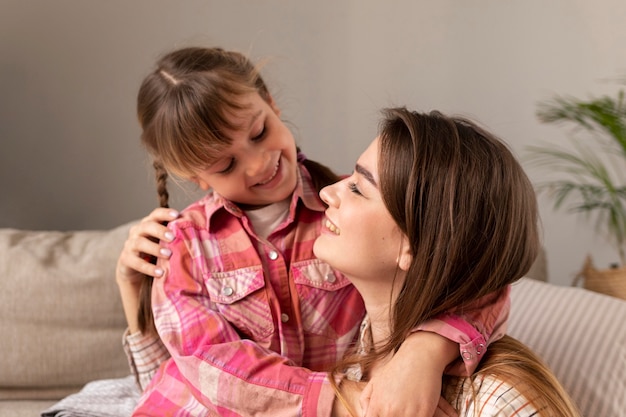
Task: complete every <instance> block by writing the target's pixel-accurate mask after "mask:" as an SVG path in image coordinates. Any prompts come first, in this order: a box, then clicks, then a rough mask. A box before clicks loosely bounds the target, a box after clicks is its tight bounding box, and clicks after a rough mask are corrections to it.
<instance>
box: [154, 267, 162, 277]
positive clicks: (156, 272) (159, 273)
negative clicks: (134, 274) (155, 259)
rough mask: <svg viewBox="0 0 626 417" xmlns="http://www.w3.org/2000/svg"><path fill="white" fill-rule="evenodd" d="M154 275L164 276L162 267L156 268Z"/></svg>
mask: <svg viewBox="0 0 626 417" xmlns="http://www.w3.org/2000/svg"><path fill="white" fill-rule="evenodd" d="M154 276H155V277H160V276H163V270H162V269H161V268H157V269H155V270H154Z"/></svg>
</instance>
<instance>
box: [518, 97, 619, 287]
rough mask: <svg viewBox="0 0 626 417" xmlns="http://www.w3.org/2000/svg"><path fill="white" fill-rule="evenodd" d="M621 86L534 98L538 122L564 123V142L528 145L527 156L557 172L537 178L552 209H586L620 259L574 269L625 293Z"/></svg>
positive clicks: (590, 281) (589, 282) (594, 283)
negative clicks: (608, 91) (584, 96)
mask: <svg viewBox="0 0 626 417" xmlns="http://www.w3.org/2000/svg"><path fill="white" fill-rule="evenodd" d="M625 104H626V103H625V102H624V91H623V90H620V91H618V93H617V94H616V95H615V96H607V95H605V96H601V97H595V98H591V99H589V100H580V99H577V98H574V97H565V96H556V97H555V98H553V99H551V100H549V101H544V102H542V103H540V104H539V107H538V110H537V116H538V118H539V120H540V121H541V122H543V123H558V124H566V125H569V126H570V127H573V128H574V129H573V130H571V131H570V136H569V142H568V144H567V146H563V145H561V146H558V145H545V146H532V147H530V148H529V151H530V154H531V155H530V156H531V162H532V163H534V164H536V165H539V166H541V167H543V168H547V169H549V170H550V171H551V172H552V173H555V174H557V175H558V177H555V179H548V180H547V181H545V182H543V183H541V184H539V187H538V191H539V192H547V193H548V194H549V195H550V196H551V197H552V198H553V199H554V208H555V209H557V210H558V209H565V210H567V211H568V212H575V213H582V214H585V215H586V217H587V218H588V219H594V220H595V223H594V226H595V230H596V231H597V232H599V233H601V234H602V235H604V236H605V237H606V238H607V239H608V241H609V242H610V243H611V245H612V246H613V247H614V248H615V249H616V251H617V254H618V255H619V262H616V263H615V264H613V265H611V267H610V268H607V269H596V268H595V267H594V266H593V263H592V261H591V257H590V256H589V257H588V258H587V261H586V262H585V265H584V267H583V269H582V271H581V273H580V274H579V277H582V278H583V279H584V283H583V284H584V286H585V287H586V288H588V289H591V290H595V291H599V292H603V293H606V294H609V295H613V296H618V297H620V298H625V299H626V180H625V179H626V107H625Z"/></svg>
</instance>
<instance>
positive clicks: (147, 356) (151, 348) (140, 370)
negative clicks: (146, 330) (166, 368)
mask: <svg viewBox="0 0 626 417" xmlns="http://www.w3.org/2000/svg"><path fill="white" fill-rule="evenodd" d="M122 344H123V347H124V352H125V353H126V358H127V359H128V366H129V367H130V372H131V373H132V375H134V376H135V380H136V381H137V385H138V386H139V388H140V389H141V390H142V391H143V390H144V389H145V388H146V386H147V385H148V383H149V382H150V380H151V379H152V377H153V376H154V374H155V373H156V371H157V369H159V366H160V365H161V363H163V362H165V361H166V360H167V359H168V358H169V357H170V354H169V353H168V351H167V349H166V348H165V346H164V345H163V343H162V342H161V339H159V337H158V336H157V335H154V334H150V335H143V334H142V333H141V332H136V333H130V331H129V330H128V329H126V331H125V332H124V337H123V341H122Z"/></svg>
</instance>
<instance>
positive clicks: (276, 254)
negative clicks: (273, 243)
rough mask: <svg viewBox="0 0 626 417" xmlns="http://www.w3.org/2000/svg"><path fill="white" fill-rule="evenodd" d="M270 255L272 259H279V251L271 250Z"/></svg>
mask: <svg viewBox="0 0 626 417" xmlns="http://www.w3.org/2000/svg"><path fill="white" fill-rule="evenodd" d="M269 257H270V259H271V260H272V261H275V260H276V259H278V252H276V251H275V250H273V251H270V253H269Z"/></svg>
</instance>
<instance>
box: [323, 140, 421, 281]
mask: <svg viewBox="0 0 626 417" xmlns="http://www.w3.org/2000/svg"><path fill="white" fill-rule="evenodd" d="M378 144H379V139H378V138H377V139H375V140H374V141H373V142H372V143H371V145H370V146H369V147H368V148H367V150H366V151H365V152H364V153H363V154H362V155H361V156H360V157H359V160H358V161H357V164H356V167H355V170H354V172H353V173H352V175H351V176H350V177H348V178H345V179H343V180H341V181H340V182H338V183H336V184H333V185H330V186H328V187H325V188H324V189H322V191H321V192H320V196H321V198H322V200H324V202H325V203H326V204H328V209H327V210H326V219H325V221H324V224H323V225H322V232H321V234H320V236H319V237H318V238H317V240H316V241H315V245H314V247H313V250H314V253H315V255H316V256H317V257H318V258H319V259H322V260H323V261H325V262H328V263H329V264H330V265H331V266H332V267H333V268H335V269H337V270H339V271H341V272H343V273H344V274H345V275H346V276H348V277H349V278H350V280H351V281H352V282H353V283H354V284H355V285H356V286H357V287H359V285H358V284H359V283H364V282H372V283H378V284H379V285H380V284H384V285H386V284H385V282H388V280H390V279H392V278H393V277H394V276H396V272H398V266H400V267H401V269H404V267H405V264H404V263H402V262H404V261H406V260H408V259H409V258H406V259H405V258H402V256H404V255H406V254H407V253H408V252H407V248H408V245H407V241H406V238H405V235H404V234H403V233H402V232H401V231H400V229H399V228H398V226H397V225H396V223H395V222H394V220H393V219H392V217H391V214H389V211H387V208H386V206H385V204H384V203H383V200H382V197H381V194H380V191H379V188H378V184H379V183H380V182H379V176H378ZM401 260H402V261H401ZM359 290H361V289H360V288H359Z"/></svg>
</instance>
